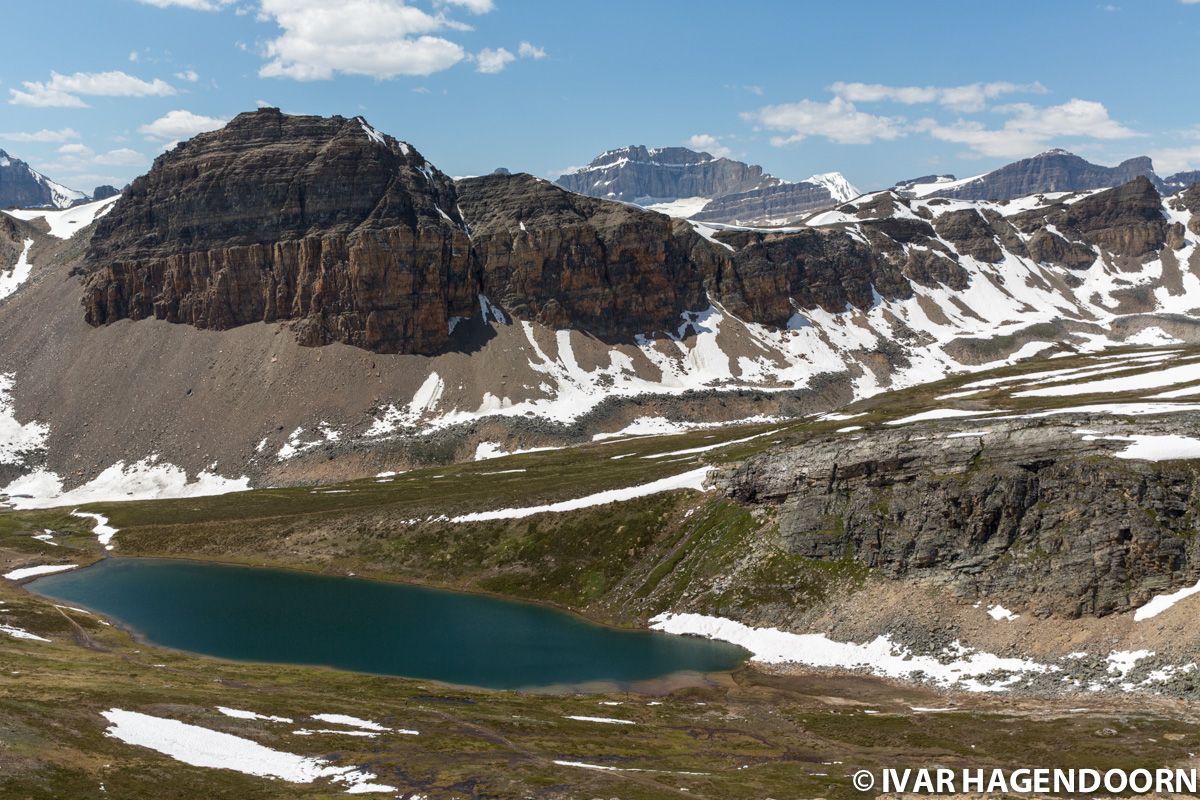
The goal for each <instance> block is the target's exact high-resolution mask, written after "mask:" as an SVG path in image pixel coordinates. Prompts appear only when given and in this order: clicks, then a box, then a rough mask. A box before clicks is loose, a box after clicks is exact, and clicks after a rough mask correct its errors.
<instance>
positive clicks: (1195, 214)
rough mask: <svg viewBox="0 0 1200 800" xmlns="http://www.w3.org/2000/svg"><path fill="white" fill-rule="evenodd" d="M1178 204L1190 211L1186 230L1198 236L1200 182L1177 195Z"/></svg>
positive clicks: (1199, 229) (1199, 225) (1199, 230)
mask: <svg viewBox="0 0 1200 800" xmlns="http://www.w3.org/2000/svg"><path fill="white" fill-rule="evenodd" d="M1179 204H1180V205H1182V206H1183V207H1184V208H1186V209H1187V210H1188V211H1190V212H1192V218H1191V219H1190V220H1189V221H1188V230H1189V231H1191V232H1192V233H1194V234H1196V235H1197V236H1200V183H1197V184H1195V185H1193V186H1192V188H1190V189H1188V190H1187V191H1186V192H1183V193H1182V194H1181V195H1179Z"/></svg>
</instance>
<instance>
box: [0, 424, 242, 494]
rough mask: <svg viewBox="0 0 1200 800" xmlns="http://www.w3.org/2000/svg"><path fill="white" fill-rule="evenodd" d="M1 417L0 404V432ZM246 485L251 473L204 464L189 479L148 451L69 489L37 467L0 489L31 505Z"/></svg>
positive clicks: (223, 490) (216, 490)
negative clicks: (226, 473) (227, 472)
mask: <svg viewBox="0 0 1200 800" xmlns="http://www.w3.org/2000/svg"><path fill="white" fill-rule="evenodd" d="M3 418H4V415H3V407H2V406H0V433H2V426H3ZM249 489H250V479H249V478H247V477H245V476H243V477H241V478H226V477H223V476H221V475H217V474H216V473H213V472H208V471H207V470H204V471H201V472H200V473H199V474H197V475H196V479H195V480H194V481H189V480H188V475H187V472H186V471H184V470H183V468H181V467H177V466H175V465H174V464H166V463H160V462H159V459H158V456H156V455H153V456H147V457H146V458H143V459H142V460H141V461H138V462H135V463H133V464H126V463H125V462H124V461H118V462H117V463H115V464H113V465H112V466H111V467H109V468H108V469H106V470H104V471H103V472H101V473H100V474H99V475H97V476H96V477H95V478H93V479H92V480H90V481H88V482H87V483H85V484H83V485H82V486H78V487H76V488H74V489H71V490H69V491H68V490H66V489H65V488H64V487H63V481H62V478H60V477H59V476H58V475H57V474H56V473H54V472H50V471H48V470H45V469H39V470H35V471H33V472H31V473H28V474H26V475H24V476H22V477H20V478H17V479H16V480H14V481H13V482H12V483H10V484H9V485H8V486H6V487H4V488H3V489H2V490H0V492H3V493H4V494H7V495H8V497H9V499H8V504H9V505H11V506H12V507H13V508H16V509H31V508H53V507H54V506H66V505H84V504H86V503H100V502H112V501H120V500H159V499H166V498H171V499H176V498H182V497H207V496H210V495H217V494H228V493H230V492H244V491H247V490H249Z"/></svg>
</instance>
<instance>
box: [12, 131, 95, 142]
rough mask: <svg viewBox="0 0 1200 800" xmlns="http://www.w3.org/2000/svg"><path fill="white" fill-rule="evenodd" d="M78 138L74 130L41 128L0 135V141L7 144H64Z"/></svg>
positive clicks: (77, 133) (77, 132)
mask: <svg viewBox="0 0 1200 800" xmlns="http://www.w3.org/2000/svg"><path fill="white" fill-rule="evenodd" d="M78 138H79V131H77V130H75V129H74V128H60V129H58V130H56V131H52V130H47V129H45V128H43V129H42V130H40V131H18V132H13V133H0V139H2V140H5V141H9V142H65V141H67V140H69V139H78Z"/></svg>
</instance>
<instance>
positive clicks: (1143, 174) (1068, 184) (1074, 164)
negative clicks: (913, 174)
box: [896, 150, 1165, 200]
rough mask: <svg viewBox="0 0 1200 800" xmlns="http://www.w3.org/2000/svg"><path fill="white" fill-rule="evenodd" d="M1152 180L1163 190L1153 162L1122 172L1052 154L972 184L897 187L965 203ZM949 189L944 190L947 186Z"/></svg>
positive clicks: (931, 180)
mask: <svg viewBox="0 0 1200 800" xmlns="http://www.w3.org/2000/svg"><path fill="white" fill-rule="evenodd" d="M1135 178H1147V179H1148V180H1150V181H1151V182H1152V184H1153V185H1154V186H1156V188H1159V190H1163V188H1165V185H1164V184H1163V181H1162V180H1160V179H1159V178H1158V175H1156V174H1154V166H1153V163H1152V162H1151V160H1150V158H1147V157H1146V156H1139V157H1136V158H1129V160H1128V161H1123V162H1121V163H1120V164H1117V166H1116V167H1104V166H1100V164H1093V163H1091V162H1088V161H1085V160H1084V158H1080V157H1079V156H1076V155H1074V154H1072V152H1067V151H1066V150H1048V151H1045V152H1042V154H1038V155H1037V156H1033V157H1032V158H1022V160H1020V161H1016V162H1013V163H1010V164H1006V166H1004V167H1001V168H1000V169H996V170H992V172H990V173H988V174H986V175H980V176H978V178H976V179H973V180H970V181H954V180H948V179H953V175H943V176H932V175H931V176H925V178H918V179H914V180H912V181H905V182H902V184H898V185H896V190H898V191H901V192H905V193H912V194H917V196H920V197H949V198H955V199H959V200H1009V199H1013V198H1018V197H1027V196H1030V194H1038V193H1048V192H1085V191H1090V190H1098V188H1110V187H1114V186H1120V185H1122V184H1127V182H1129V181H1132V180H1134V179H1135ZM942 184H944V186H942Z"/></svg>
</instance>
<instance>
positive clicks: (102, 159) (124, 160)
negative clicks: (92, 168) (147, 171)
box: [92, 147, 146, 167]
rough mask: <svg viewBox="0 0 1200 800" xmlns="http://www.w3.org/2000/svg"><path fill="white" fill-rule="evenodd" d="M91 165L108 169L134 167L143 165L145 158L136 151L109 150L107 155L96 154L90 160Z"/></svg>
mask: <svg viewBox="0 0 1200 800" xmlns="http://www.w3.org/2000/svg"><path fill="white" fill-rule="evenodd" d="M92 163H93V164H102V165H105V166H110V167H136V166H138V165H139V164H145V163H146V157H145V156H144V155H142V154H141V153H139V152H138V151H137V150H133V149H131V148H128V147H119V148H117V149H116V150H109V151H108V152H107V153H98V154H97V155H96V156H95V157H94V158H93V159H92Z"/></svg>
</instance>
